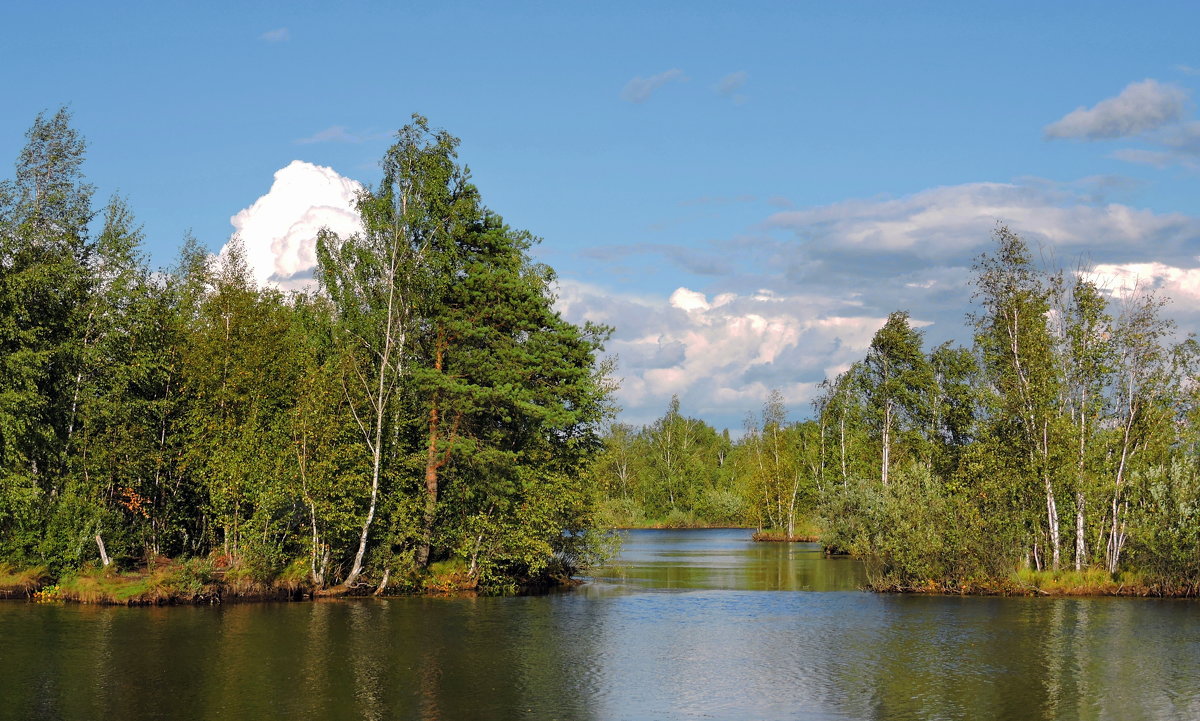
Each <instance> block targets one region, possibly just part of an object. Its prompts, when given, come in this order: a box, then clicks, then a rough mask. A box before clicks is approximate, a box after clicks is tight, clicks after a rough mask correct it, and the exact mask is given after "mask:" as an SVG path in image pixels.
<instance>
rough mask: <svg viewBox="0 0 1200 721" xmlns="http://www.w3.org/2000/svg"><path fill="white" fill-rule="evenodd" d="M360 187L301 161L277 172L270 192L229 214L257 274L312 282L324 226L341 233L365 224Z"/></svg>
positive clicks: (297, 283)
mask: <svg viewBox="0 0 1200 721" xmlns="http://www.w3.org/2000/svg"><path fill="white" fill-rule="evenodd" d="M361 188H362V186H361V185H359V184H358V183H357V182H356V181H354V180H351V179H350V178H346V177H343V176H341V175H339V174H338V173H337V171H335V170H334V169H333V168H327V167H324V166H320V165H313V164H312V163H306V162H303V161H301V160H293V161H292V162H291V164H289V165H288V166H287V167H285V168H282V169H280V170H278V171H276V172H275V182H274V183H272V184H271V189H270V190H269V191H268V192H267V194H266V195H264V196H262V197H261V198H259V199H258V200H256V201H254V204H253V205H251V206H250V207H248V208H245V209H243V210H241V211H240V212H238V213H237V214H236V215H234V216H233V217H232V218H230V222H231V223H232V224H233V227H234V233H235V234H236V235H237V236H238V237H240V238H241V241H242V244H243V245H244V246H245V249H246V260H247V263H248V264H249V266H250V270H251V273H253V275H254V279H255V280H256V281H257V282H258V283H259V284H260V285H268V284H270V285H275V286H278V287H280V288H283V289H285V290H291V289H298V288H303V287H306V286H307V285H308V284H310V283H311V282H312V281H311V278H312V270H313V268H315V267H316V265H317V257H316V240H317V233H318V232H319V231H320V230H321V228H326V227H327V228H329V229H330V230H332V231H333V232H335V233H338V234H339V235H352V234H354V233H357V232H359V230H360V229H361V225H360V222H359V217H358V212H357V211H356V210H355V209H354V201H355V197H356V195H357V193H358V192H359V190H361ZM222 252H224V249H222Z"/></svg>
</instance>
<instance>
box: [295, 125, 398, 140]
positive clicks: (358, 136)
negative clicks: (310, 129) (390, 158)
mask: <svg viewBox="0 0 1200 721" xmlns="http://www.w3.org/2000/svg"><path fill="white" fill-rule="evenodd" d="M386 137H388V133H376V132H351V131H350V129H349V128H347V127H346V126H345V125H331V126H329V127H328V128H325V129H324V130H319V131H317V132H315V133H313V134H312V135H310V136H308V137H307V138H300V139H298V140H296V141H295V142H296V144H298V145H310V144H312V143H365V142H367V141H369V140H380V139H382V138H386Z"/></svg>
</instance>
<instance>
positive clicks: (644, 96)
mask: <svg viewBox="0 0 1200 721" xmlns="http://www.w3.org/2000/svg"><path fill="white" fill-rule="evenodd" d="M673 80H686V78H685V77H684V75H683V71H682V70H680V69H679V68H671V69H670V70H665V71H663V72H661V73H659V74H657V75H651V76H650V77H648V78H643V77H640V76H639V77H636V78H634V79H632V80H630V81H629V82H628V83H626V84H625V89H624V90H622V91H621V99H622V100H624V101H626V102H630V103H644V102H646V101H647V100H649V99H650V96H651V95H653V94H654V91H656V90H658V89H659V88H661V87H662V86H664V85H666V84H667V83H669V82H671V81H673Z"/></svg>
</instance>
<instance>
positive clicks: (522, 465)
mask: <svg viewBox="0 0 1200 721" xmlns="http://www.w3.org/2000/svg"><path fill="white" fill-rule="evenodd" d="M27 135H28V144H27V146H26V147H25V149H24V150H23V151H22V153H21V155H20V157H19V159H18V161H17V166H16V175H15V177H14V178H13V179H11V180H9V181H5V182H4V183H3V184H0V565H3V564H5V563H7V564H8V565H10V566H18V567H29V566H34V565H41V566H44V567H46V568H48V569H49V573H50V575H51V576H56V577H62V576H64V575H67V574H70V573H73V572H74V571H75V570H77V569H79V568H80V567H81V566H84V565H87V564H95V565H96V566H101V567H111V568H116V567H130V566H136V565H139V564H146V563H153V562H154V560H155V559H158V558H161V557H164V556H165V557H171V558H179V557H191V558H201V557H203V558H207V559H211V560H212V561H213V563H214V564H215V565H214V566H213V568H217V569H224V570H225V573H226V574H227V575H229V576H232V575H235V574H242V575H243V576H248V577H251V578H255V579H260V580H262V581H264V582H268V581H270V579H272V578H278V577H280V576H281V575H283V576H287V577H289V578H293V579H297V578H299V579H303V580H304V581H305V582H307V583H308V584H311V586H312V587H314V588H317V589H320V588H325V587H330V586H334V585H340V587H342V588H344V589H348V588H358V587H365V586H366V584H367V583H368V582H369V583H370V584H371V587H372V588H375V587H379V588H382V587H383V586H385V585H388V584H389V583H390V584H391V585H392V586H393V587H396V586H399V587H406V586H414V585H420V584H421V583H422V582H423V581H422V579H427V578H428V577H429V575H430V572H429V569H430V568H434V569H435V570H438V571H440V572H442V576H443V577H447V576H448V577H450V578H451V580H452V583H453V584H454V585H459V586H475V585H479V586H481V587H484V588H487V589H493V590H496V589H511V588H514V587H515V586H516V585H518V584H520V583H527V582H534V581H536V580H538V579H544V578H546V577H547V576H548V574H552V573H567V572H570V570H572V569H573V568H574V567H575V566H577V565H578V564H580V563H584V562H586V561H587V560H588V559H589V558H591V557H592V555H593V554H594V553H595V552H596V551H597V549H598V545H597V544H598V538H599V536H598V534H596V533H595V532H594V529H595V522H594V510H595V501H596V493H595V491H594V488H593V486H592V485H591V484H590V482H589V481H588V479H590V478H593V476H591V475H590V474H588V473H587V472H585V471H586V469H587V468H588V467H589V465H590V462H591V460H592V458H593V456H594V455H595V454H596V453H597V451H598V450H599V448H600V441H599V438H598V435H597V432H596V428H597V424H598V423H599V422H600V421H601V420H602V418H603V417H604V416H605V415H606V414H607V413H608V412H609V407H608V402H607V397H608V393H609V386H608V381H607V380H606V377H605V369H604V368H602V367H601V366H600V365H599V364H598V361H597V353H598V352H599V350H600V349H601V344H602V342H603V341H604V339H605V337H606V334H607V329H605V328H602V327H596V326H591V325H588V326H584V327H578V326H575V325H572V324H570V323H567V322H566V321H564V320H563V319H562V318H560V317H559V315H558V314H557V313H556V312H555V311H554V309H553V307H552V306H553V294H552V291H551V285H552V282H553V280H554V274H553V271H552V270H551V269H550V268H548V267H546V266H544V265H541V264H537V263H534V262H532V261H531V260H530V257H529V254H528V251H529V248H530V247H531V245H532V244H533V243H534V242H536V239H535V238H533V237H532V236H531V235H530V234H529V233H527V232H523V231H517V230H514V229H512V228H509V227H508V226H507V225H505V224H504V223H503V221H502V220H501V218H500V217H499V216H497V215H496V214H494V213H492V212H490V211H489V210H488V209H486V208H485V207H484V205H483V204H482V201H481V198H480V196H479V193H478V191H477V189H476V188H475V187H474V186H473V185H472V184H471V182H470V179H469V175H468V173H467V171H466V170H465V169H464V168H463V167H462V166H461V165H459V164H458V162H457V154H456V147H457V143H458V141H457V140H456V139H455V138H453V137H451V136H450V135H448V134H447V133H445V132H444V131H433V130H430V128H429V127H428V125H427V123H426V121H425V120H424V119H423V118H420V117H418V116H414V120H413V123H412V124H410V125H408V126H406V127H405V128H404V129H402V130H401V131H400V132H399V133H398V135H397V142H396V143H395V145H393V146H392V147H391V148H390V149H389V150H388V152H387V154H386V155H385V156H384V158H383V161H382V164H381V165H382V168H383V178H382V180H381V181H380V183H379V184H378V185H377V186H376V187H374V188H371V189H368V190H365V191H364V192H363V193H362V194H361V195H360V197H359V198H358V208H359V211H360V215H361V220H362V227H363V230H362V232H361V233H359V234H357V235H354V236H351V237H339V236H337V235H334V234H332V233H329V232H323V233H322V234H321V236H320V238H319V239H318V243H317V254H318V266H317V269H316V280H317V282H318V286H319V288H318V289H316V290H313V291H311V292H306V293H283V292H280V291H278V290H275V289H273V288H264V287H258V286H257V285H256V284H255V282H254V281H253V279H252V276H251V274H250V272H249V270H248V268H247V265H246V259H245V253H244V251H243V250H242V248H241V247H240V245H239V244H238V242H237V241H236V239H235V240H234V242H232V243H231V244H230V245H229V246H228V248H227V250H226V251H225V252H223V253H222V254H221V255H220V257H218V258H213V257H211V256H209V255H208V254H207V253H206V252H205V251H204V250H203V249H202V248H201V247H200V245H199V244H198V243H197V242H196V241H195V240H194V239H192V238H188V239H186V241H185V243H184V245H183V248H182V250H181V252H180V255H179V259H178V261H177V262H176V264H175V265H174V266H173V267H172V268H170V269H168V270H166V271H161V272H156V271H152V270H151V269H150V268H149V266H148V264H147V261H146V258H145V255H144V253H143V251H142V250H141V247H142V243H143V237H142V232H141V230H140V229H139V227H138V224H137V222H136V220H135V219H134V216H133V214H132V212H131V211H130V209H129V208H128V207H127V205H126V204H125V202H124V201H123V200H121V199H120V198H114V199H113V200H111V201H110V202H109V203H108V204H107V205H106V206H104V208H103V209H102V210H99V211H97V210H95V209H94V207H93V202H92V201H93V194H94V191H93V188H92V186H90V185H88V184H87V183H86V182H85V179H84V175H83V171H82V164H83V161H84V155H85V144H84V141H83V140H82V138H81V137H80V135H79V134H78V133H77V131H76V130H75V129H73V128H72V127H71V125H70V122H69V115H68V113H67V112H65V111H59V112H58V113H57V114H55V115H53V116H39V117H38V118H37V120H36V121H35V123H34V125H33V127H32V128H31V129H30V130H29V132H28V134H27ZM443 580H444V578H443Z"/></svg>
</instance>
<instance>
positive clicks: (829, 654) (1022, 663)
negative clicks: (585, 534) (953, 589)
mask: <svg viewBox="0 0 1200 721" xmlns="http://www.w3.org/2000/svg"><path fill="white" fill-rule="evenodd" d="M862 581H863V578H862V570H861V568H860V567H859V566H858V564H857V563H855V562H854V561H850V560H847V559H826V558H824V557H822V555H821V553H820V552H819V550H818V549H817V547H816V546H815V545H809V544H792V545H787V544H755V543H752V542H751V541H750V540H749V532H746V531H731V530H709V531H635V532H631V533H630V534H629V536H628V539H627V542H626V545H625V548H624V551H623V554H622V558H621V560H620V562H619V563H617V564H615V565H614V566H613V567H611V568H607V569H602V570H600V571H597V572H596V574H595V577H594V578H593V579H592V580H591V582H590V583H588V584H587V585H585V586H583V587H581V588H580V589H577V590H575V591H573V592H569V593H561V594H555V595H551V596H543V597H532V598H481V599H436V598H402V599H387V600H363V601H349V602H318V603H297V604H246V605H233V606H225V607H215V608H209V607H203V608H195V607H177V608H134V609H127V608H97V607H87V606H75V605H70V606H67V605H39V604H27V603H20V602H5V603H0V718H15V719H129V720H137V719H208V718H211V719H231V720H240V719H256V720H257V719H276V718H278V719H343V718H345V719H356V718H366V719H510V718H514V719H515V718H532V719H1200V604H1198V603H1196V602H1192V601H1158V600H1148V599H1082V600H1081V599H999V598H941V597H929V598H926V597H898V596H878V595H873V594H868V593H862V592H859V591H857V590H856V589H857V588H858V587H859V586H860V585H861V583H862Z"/></svg>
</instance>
